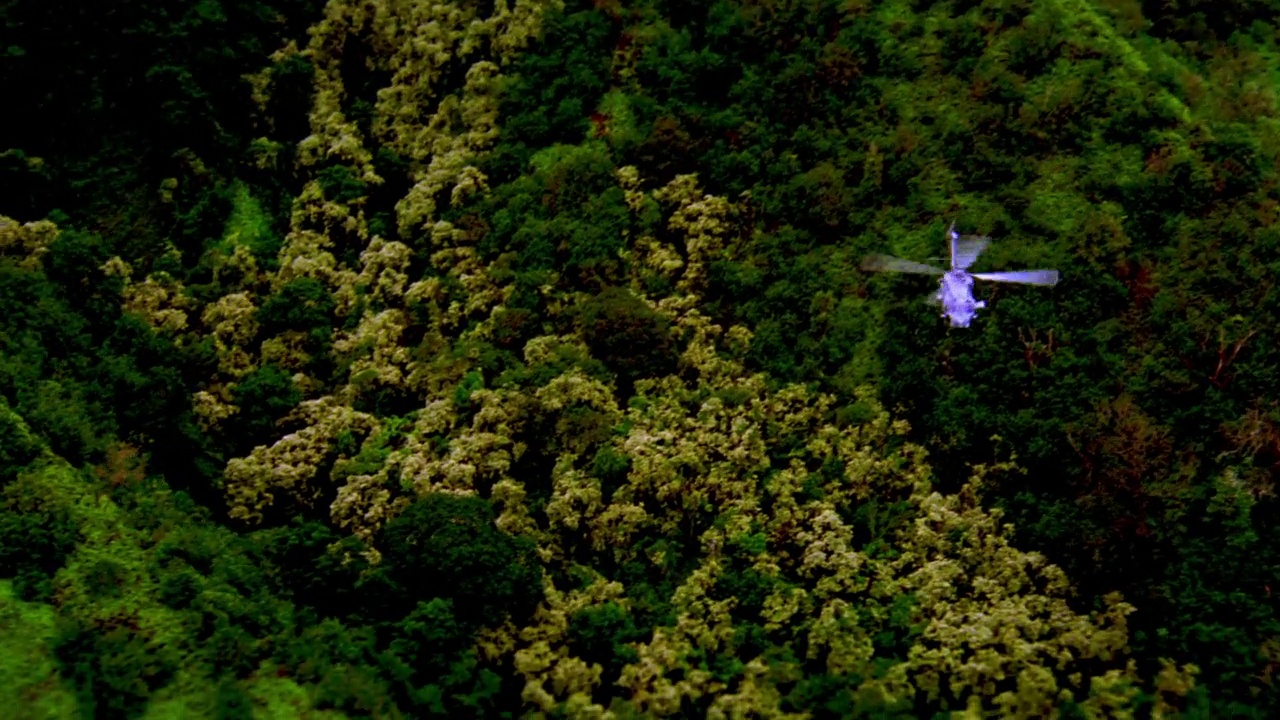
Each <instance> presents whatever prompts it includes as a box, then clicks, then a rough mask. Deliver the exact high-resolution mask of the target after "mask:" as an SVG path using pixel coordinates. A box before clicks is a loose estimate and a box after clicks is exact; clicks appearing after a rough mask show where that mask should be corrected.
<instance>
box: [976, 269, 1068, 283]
mask: <svg viewBox="0 0 1280 720" xmlns="http://www.w3.org/2000/svg"><path fill="white" fill-rule="evenodd" d="M973 276H974V277H976V278H978V279H979V280H994V281H996V282H1011V283H1023V284H1024V285H1056V284H1058V271H1057V270H1014V271H1012V272H993V273H974V274H973Z"/></svg>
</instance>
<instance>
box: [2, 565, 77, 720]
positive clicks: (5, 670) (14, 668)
mask: <svg viewBox="0 0 1280 720" xmlns="http://www.w3.org/2000/svg"><path fill="white" fill-rule="evenodd" d="M53 619H54V609H53V607H52V606H50V605H44V604H41V603H28V602H23V601H21V600H19V599H17V598H16V597H14V594H13V582H12V581H11V580H0V708H4V715H5V717H9V718H14V720H28V719H29V720H37V718H38V719H39V720H44V719H45V718H51V719H52V718H74V717H76V716H77V715H76V699H75V694H74V693H73V692H72V691H71V690H70V689H69V688H68V687H67V685H66V683H64V682H63V680H62V679H61V678H60V677H59V676H58V672H57V668H56V665H55V663H54V659H53V657H52V655H51V654H50V652H49V645H48V643H49V639H50V638H51V637H52V636H53Z"/></svg>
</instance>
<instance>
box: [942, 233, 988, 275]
mask: <svg viewBox="0 0 1280 720" xmlns="http://www.w3.org/2000/svg"><path fill="white" fill-rule="evenodd" d="M951 238H952V239H951V268H952V269H953V270H957V269H958V270H967V269H968V268H969V266H970V265H972V264H973V263H974V262H975V261H977V259H978V256H979V255H981V254H982V251H983V250H986V249H987V243H989V242H990V241H991V238H988V237H981V236H978V235H959V236H957V235H952V236H951Z"/></svg>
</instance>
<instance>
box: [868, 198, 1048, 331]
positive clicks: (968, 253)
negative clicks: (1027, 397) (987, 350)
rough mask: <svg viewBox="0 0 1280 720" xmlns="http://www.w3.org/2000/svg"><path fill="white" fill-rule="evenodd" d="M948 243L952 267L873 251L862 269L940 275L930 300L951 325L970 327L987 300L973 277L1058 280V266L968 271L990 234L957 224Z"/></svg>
mask: <svg viewBox="0 0 1280 720" xmlns="http://www.w3.org/2000/svg"><path fill="white" fill-rule="evenodd" d="M947 239H948V240H949V243H950V245H951V269H950V270H943V269H941V268H936V267H934V266H932V265H926V264H924V263H918V262H913V261H911V260H903V259H902V258H897V257H893V256H892V255H880V254H872V255H868V256H867V257H866V258H865V259H864V260H863V261H862V269H863V270H868V271H872V272H905V273H918V274H922V275H941V276H942V280H941V287H940V288H939V289H938V292H937V293H935V294H934V295H932V296H931V297H930V298H929V300H930V302H931V303H933V304H935V305H941V306H942V317H944V318H949V319H950V320H951V327H969V323H970V321H972V320H973V318H974V316H976V315H977V314H978V310H980V309H982V308H985V307H986V306H987V303H986V302H984V301H982V300H975V299H974V298H973V281H974V279H975V278H976V279H978V280H994V281H995V282H1011V283H1021V284H1023V285H1047V286H1052V285H1056V284H1057V283H1058V271H1057V270H1014V271H1011V272H992V273H970V272H969V266H970V265H973V263H974V262H975V261H977V259H978V256H979V255H981V254H982V251H983V250H985V249H986V247H987V245H988V244H989V243H990V242H991V238H989V237H984V236H979V235H961V234H960V233H958V232H956V224H955V223H951V227H950V228H949V229H948V230H947Z"/></svg>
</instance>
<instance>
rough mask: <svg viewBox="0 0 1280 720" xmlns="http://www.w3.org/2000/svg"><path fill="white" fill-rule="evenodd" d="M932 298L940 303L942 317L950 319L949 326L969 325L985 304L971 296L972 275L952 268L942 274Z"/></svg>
mask: <svg viewBox="0 0 1280 720" xmlns="http://www.w3.org/2000/svg"><path fill="white" fill-rule="evenodd" d="M933 297H934V299H935V300H937V301H938V302H939V303H941V305H942V317H945V318H948V319H950V320H951V327H969V322H970V321H972V320H973V318H974V316H976V315H977V314H978V310H979V309H981V308H984V307H986V306H987V304H986V303H985V302H983V301H981V300H974V298H973V276H972V275H970V274H969V273H967V272H965V271H964V270H960V269H954V270H951V271H949V272H947V273H946V274H945V275H943V276H942V285H941V287H940V288H938V292H937V294H935V295H934V296H933Z"/></svg>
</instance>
